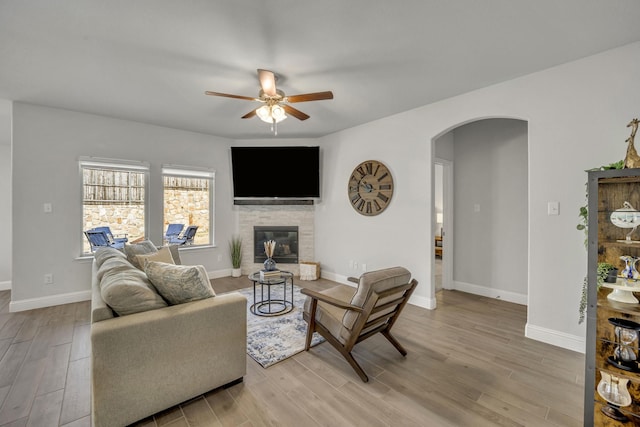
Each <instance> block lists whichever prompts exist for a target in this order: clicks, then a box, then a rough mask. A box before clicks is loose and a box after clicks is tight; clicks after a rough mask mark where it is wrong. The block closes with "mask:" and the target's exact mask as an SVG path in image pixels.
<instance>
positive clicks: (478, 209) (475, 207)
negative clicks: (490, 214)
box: [473, 203, 480, 212]
mask: <svg viewBox="0 0 640 427" xmlns="http://www.w3.org/2000/svg"><path fill="white" fill-rule="evenodd" d="M473 211H474V212H480V204H479V203H476V204H475V205H473Z"/></svg>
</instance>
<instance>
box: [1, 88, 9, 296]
mask: <svg viewBox="0 0 640 427" xmlns="http://www.w3.org/2000/svg"><path fill="white" fill-rule="evenodd" d="M0 200H1V201H2V203H0V224H2V226H3V229H4V230H6V232H5V233H4V234H3V244H2V245H0V290H4V289H10V288H11V230H10V226H11V102H10V101H8V100H6V99H0Z"/></svg>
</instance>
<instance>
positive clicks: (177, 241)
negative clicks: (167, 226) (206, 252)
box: [169, 225, 198, 245]
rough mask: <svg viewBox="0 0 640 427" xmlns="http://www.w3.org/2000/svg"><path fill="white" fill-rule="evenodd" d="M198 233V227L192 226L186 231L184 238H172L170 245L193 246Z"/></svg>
mask: <svg viewBox="0 0 640 427" xmlns="http://www.w3.org/2000/svg"><path fill="white" fill-rule="evenodd" d="M197 231H198V226H197V225H190V226H188V227H187V229H186V230H184V233H183V234H182V236H178V237H172V238H171V239H169V244H170V245H191V244H193V238H194V237H195V236H196V232H197Z"/></svg>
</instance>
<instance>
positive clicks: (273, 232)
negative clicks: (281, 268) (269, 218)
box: [253, 226, 298, 264]
mask: <svg viewBox="0 0 640 427" xmlns="http://www.w3.org/2000/svg"><path fill="white" fill-rule="evenodd" d="M267 240H274V241H275V242H276V249H275V252H274V255H273V260H274V261H275V262H276V263H280V264H297V263H298V227H297V226H254V227H253V242H254V245H253V262H255V263H262V262H264V261H265V260H266V259H267V257H266V255H265V254H264V242H266V241H267Z"/></svg>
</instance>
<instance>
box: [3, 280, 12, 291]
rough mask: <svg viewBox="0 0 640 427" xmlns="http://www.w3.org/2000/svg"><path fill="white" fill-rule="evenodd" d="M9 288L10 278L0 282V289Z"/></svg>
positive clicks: (8, 289)
mask: <svg viewBox="0 0 640 427" xmlns="http://www.w3.org/2000/svg"><path fill="white" fill-rule="evenodd" d="M10 290H11V280H7V281H6V282H0V291H10Z"/></svg>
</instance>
